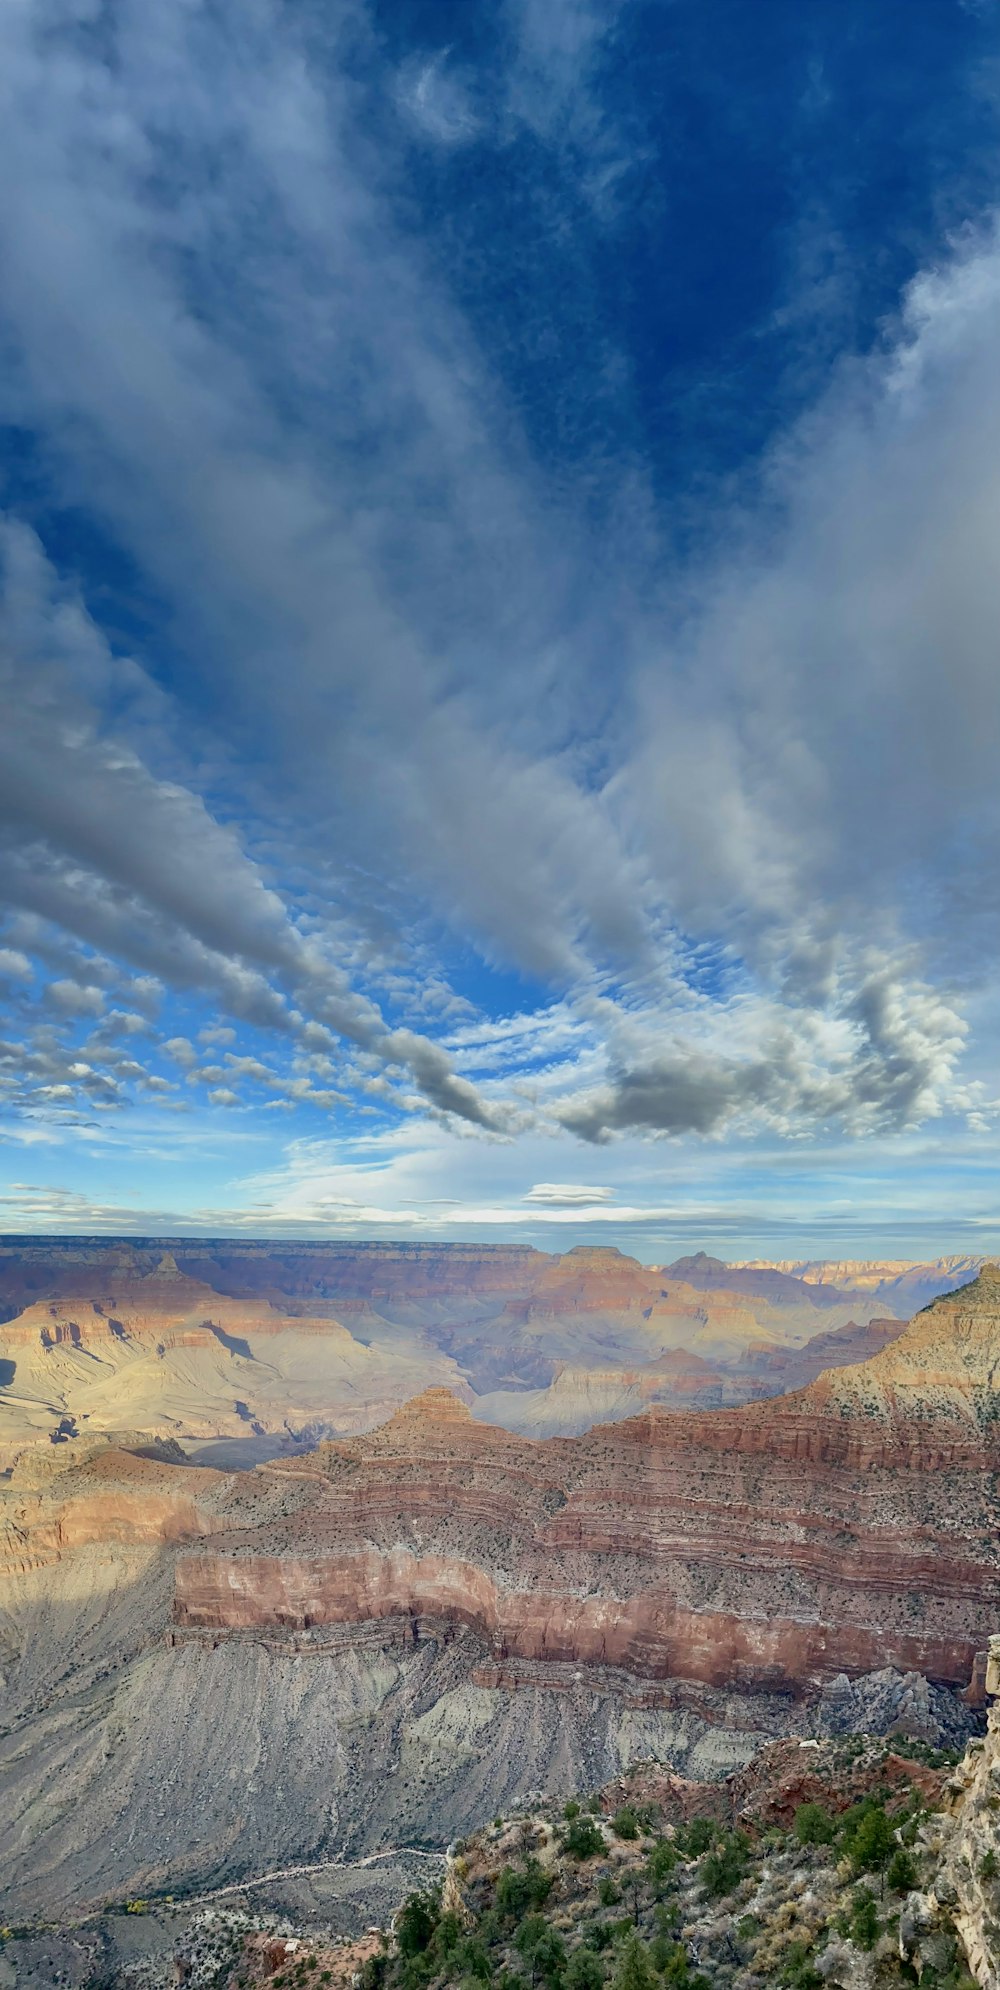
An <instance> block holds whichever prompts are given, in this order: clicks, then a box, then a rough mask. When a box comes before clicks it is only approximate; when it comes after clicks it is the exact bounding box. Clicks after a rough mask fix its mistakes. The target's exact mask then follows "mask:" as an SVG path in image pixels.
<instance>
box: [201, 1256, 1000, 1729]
mask: <svg viewBox="0 0 1000 1990" xmlns="http://www.w3.org/2000/svg"><path fill="white" fill-rule="evenodd" d="M998 1351H1000V1275H997V1274H996V1273H994V1272H990V1273H988V1274H987V1273H984V1274H983V1275H982V1276H981V1278H980V1279H979V1280H978V1281H977V1282H976V1285H975V1286H974V1287H972V1288H970V1289H969V1290H968V1291H966V1292H965V1293H963V1294H960V1295H958V1296H957V1297H956V1298H955V1299H954V1300H953V1301H940V1302H938V1303H937V1304H936V1305H935V1306H934V1307H933V1308H932V1309H931V1311H930V1312H929V1313H928V1314H925V1315H923V1316H921V1318H920V1319H919V1320H918V1321H917V1322H915V1323H914V1325H913V1326H912V1327H911V1328H910V1329H908V1331H907V1333H905V1334H903V1335H902V1336H901V1337H900V1339H899V1340H898V1341H896V1342H895V1343H894V1344H893V1345H892V1346H891V1347H888V1348H886V1349H885V1350H884V1351H883V1353H882V1354H880V1355H877V1356H876V1357H874V1359H873V1360H872V1361H871V1362H868V1363H865V1364H862V1365H860V1366H859V1367H857V1368H855V1369H847V1370H842V1371H839V1372H838V1373H837V1374H835V1375H833V1376H830V1375H825V1376H822V1377H820V1378H819V1380H818V1381H817V1382H815V1383H814V1384H812V1385H811V1386H810V1387H809V1388H807V1389H805V1390H803V1391H801V1392H800V1393H799V1395H798V1396H796V1397H791V1398H786V1399H783V1400H782V1401H780V1402H777V1403H769V1404H760V1405H753V1406H751V1407H749V1408H748V1409H745V1410H738V1411H736V1410H734V1411H722V1412H719V1413H716V1414H701V1415H698V1414H677V1413H668V1412H665V1411H657V1410H652V1411H650V1412H649V1413H647V1414H646V1415H644V1416H641V1417H638V1418H635V1419H633V1420H631V1421H630V1422H626V1423H622V1424H619V1425H610V1426H603V1427H600V1428H598V1429H595V1430H593V1431H590V1432H588V1433H587V1434H586V1435H585V1436H583V1437H579V1438H575V1439H568V1440H551V1441H548V1442H543V1443H532V1442H529V1441H526V1440H524V1439H517V1438H514V1437H512V1436H510V1435H509V1434H508V1433H505V1432H501V1431H499V1430H497V1429H494V1428H491V1427H489V1426H487V1425H483V1424H481V1423H478V1424H477V1423H474V1422H473V1421H472V1420H471V1419H470V1417H469V1415H468V1412H467V1411H466V1410H465V1409H464V1407H463V1405H461V1404H460V1403H458V1402H457V1401H456V1400H455V1399H454V1398H453V1397H451V1396H449V1395H448V1393H447V1392H446V1391H437V1390H432V1391H429V1392H427V1394H426V1395H425V1396H424V1397H422V1398H420V1399H419V1400H418V1401H417V1402H415V1403H413V1404H410V1405H408V1406H407V1409H406V1411H405V1412H403V1413H402V1414H400V1415H398V1416H396V1417H394V1418H393V1419H392V1420H391V1421H390V1423H388V1424H387V1425H386V1426H384V1428H382V1429H380V1430H377V1431H374V1432H372V1433H370V1434H369V1435H367V1436H365V1437H360V1438H356V1439H353V1440H348V1441H345V1442H343V1443H339V1444H329V1445H324V1446H321V1447H320V1449H319V1450H318V1451H317V1452H316V1453H315V1454H313V1455H312V1456H311V1457H310V1458H308V1459H305V1460H302V1461H300V1462H299V1463H298V1464H297V1465H296V1466H295V1467H294V1468H290V1467H287V1468H285V1474H284V1476H285V1482H286V1483H287V1484H288V1485H289V1486H290V1487H294V1488H295V1492H296V1510H295V1513H294V1515H292V1514H289V1516H288V1517H287V1518H283V1520H282V1523H281V1527H280V1528H279V1529H278V1530H274V1529H273V1528H270V1527H263V1528H261V1529H260V1530H258V1532H257V1533H256V1535H255V1536H251V1534H250V1533H248V1532H247V1531H246V1530H244V1531H242V1532H241V1533H240V1535H239V1536H234V1537H231V1538H230V1539H226V1538H222V1539H220V1540H216V1541H213V1542H212V1544H211V1546H210V1547H207V1548H205V1549H204V1550H201V1551H199V1552H197V1553H193V1554H186V1555H184V1556H182V1557H181V1559H180V1561H179V1562H178V1567H177V1576H176V1601H175V1618H176V1622H177V1624H178V1626H179V1627H185V1628H192V1627H211V1628H215V1629H227V1628H230V1629H231V1628H235V1627H240V1626H243V1627H249V1626H253V1625H263V1624H270V1625H274V1626H285V1627H289V1626H292V1627H297V1628H300V1629H303V1630H307V1629H310V1628H311V1627H314V1626H320V1625H324V1624H331V1625H332V1624H344V1623H351V1622H363V1621H365V1620H368V1619H372V1618H378V1617H382V1616H404V1617H409V1618H411V1619H413V1620H415V1621H418V1620H419V1619H420V1617H421V1616H433V1617H435V1618H440V1617H444V1618H452V1619H453V1620H454V1621H456V1622H458V1623H462V1624H465V1625H471V1626H473V1627H474V1628H475V1629H476V1631H477V1632H478V1633H479V1634H480V1636H481V1637H483V1638H484V1640H486V1642H487V1643H488V1644H489V1645H490V1646H491V1647H492V1649H493V1650H494V1651H495V1652H496V1654H497V1657H498V1658H499V1659H501V1660H505V1659H510V1658H520V1659H525V1660H531V1661H534V1660H549V1661H556V1662H564V1661H569V1662H574V1663H579V1664H581V1665H613V1666H620V1667H624V1668H626V1669H628V1670H629V1671H631V1672H633V1673H636V1674H639V1675H642V1676H645V1677H651V1678H664V1677H669V1676H681V1677H685V1678H689V1679H694V1680H700V1681H702V1682H705V1683H708V1684H711V1685H715V1686H719V1685H723V1684H734V1683H735V1684H738V1685H739V1686H741V1687H750V1688H752V1689H758V1690H771V1691H773V1690H779V1691H788V1692H793V1693H794V1692H797V1691H800V1690H802V1688H803V1687H805V1686H807V1685H809V1684H810V1683H813V1684H815V1682H816V1681H818V1680H820V1679H822V1678H824V1677H829V1676H830V1675H831V1674H834V1673H838V1672H847V1673H858V1672H862V1671H867V1670H870V1669H872V1668H874V1667H876V1666H878V1665H880V1664H891V1665H894V1666H897V1667H898V1668H900V1669H902V1670H906V1669H913V1670H915V1671H919V1672H923V1673H925V1674H927V1675H928V1676H930V1677H932V1678H934V1679H937V1680H941V1681H946V1682H951V1683H953V1684H956V1685H963V1686H964V1685H965V1683H966V1682H967V1681H968V1679H969V1677H970V1674H971V1671H972V1665H973V1660H974V1658H975V1654H976V1652H977V1651H978V1650H980V1649H981V1648H982V1646H983V1643H984V1641H985V1636H986V1633H987V1632H988V1631H989V1629H990V1628H991V1621H992V1613H993V1611H994V1609H995V1595H996V1589H997V1582H998V1568H1000V1557H998V1548H997V1535H998V1523H1000V1513H998V1508H997V1492H996V1480H995V1476H994V1475H995V1472H996V1469H997V1466H998V1464H1000V1423H998V1422H997V1420H996V1414H995V1412H996V1406H997V1396H996V1391H995V1385H993V1383H992V1381H991V1378H992V1376H993V1375H994V1373H996V1372H997V1355H998Z"/></svg>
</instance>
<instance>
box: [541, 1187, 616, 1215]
mask: <svg viewBox="0 0 1000 1990" xmlns="http://www.w3.org/2000/svg"><path fill="white" fill-rule="evenodd" d="M614 1198H615V1191H614V1189H613V1188H588V1187H587V1186H586V1184H584V1183H580V1184H576V1183H573V1182H536V1183H535V1185H534V1188H530V1189H529V1190H528V1193H527V1195H526V1196H525V1197H524V1200H525V1202H526V1203H529V1204H540V1205H541V1206H542V1207H543V1208H546V1209H579V1208H581V1207H582V1208H588V1207H589V1206H590V1205H591V1204H592V1203H602V1202H613V1201H614Z"/></svg>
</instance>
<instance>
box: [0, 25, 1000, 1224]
mask: <svg viewBox="0 0 1000 1990" xmlns="http://www.w3.org/2000/svg"><path fill="white" fill-rule="evenodd" d="M998 28H1000V13H998V8H997V6H996V5H995V4H994V0H964V4H963V0H911V4H910V5H908V6H907V7H906V9H905V10H904V9H902V8H901V7H899V8H897V7H894V6H885V7H882V8H879V9H874V8H872V7H870V6H864V7H862V6H861V5H860V4H859V5H854V4H849V3H848V4H839V5H838V6H836V7H833V6H824V5H816V6H814V7H811V8H802V7H800V6H793V5H792V4H791V3H790V0H788V4H780V5H779V4H762V5H759V6H758V7H756V8H753V9H747V8H746V7H738V6H737V5H735V4H732V5H730V4H728V0H724V3H722V4H719V5H718V6H716V7H713V8H706V7H704V6H700V5H698V4H696V0H620V3H619V4H616V0H497V4H496V5H495V6H492V7H489V8H486V7H477V6H475V5H471V4H467V3H466V4H462V5H458V4H456V0H450V4H442V0H438V4H430V0H408V4H407V0H343V4H339V5H338V4H334V5H332V6H330V5H324V6H322V7H321V6H316V5H313V4H309V3H308V0H304V3H303V4H285V5H277V4H267V3H266V0H241V5H240V6H239V7H238V8H237V7H236V6H235V4H232V5H230V4H229V0H214V4H212V5H208V4H202V3H201V0H185V4H184V5H182V6H176V7H172V8H167V9H150V8H148V7H147V6H143V5H140V4H139V0H107V4H98V0H27V3H26V4H20V5H15V6H12V7H9V8H7V9H6V10H5V11H4V12H3V14H2V15H0V92H2V93H3V98H4V102H3V104H2V106H0V109H2V116H0V170H2V174H3V183H4V186H5V189H6V193H5V201H4V204H3V212H2V213H0V271H2V275H0V355H2V359H0V425H2V442H3V447H2V477H0V674H2V688H3V709H4V714H5V722H4V724H3V726H2V728H0V889H2V906H3V924H2V927H0V995H2V999H3V1006H4V1020H3V1026H2V1033H3V1047H2V1050H0V1166H2V1177H0V1228H2V1229H7V1230H17V1229H22V1228H39V1229H43V1230H54V1229H60V1228H78V1229H79V1228H82V1229H90V1228H102V1229H127V1228H137V1229H140V1230H147V1229H150V1228H157V1227H158V1228H163V1229H168V1230H171V1229H172V1230H184V1229H190V1228H207V1229H210V1230H214V1231H224V1230H229V1229H232V1230H238V1231H245V1232H259V1233H260V1234H268V1233H274V1234H285V1233H287V1232H295V1231H298V1230H302V1231H305V1232H318V1233H327V1232H330V1233H335V1234H348V1235H350V1234H358V1235H362V1236H365V1235H394V1234H412V1235H426V1236H428V1237H446V1236H456V1237H471V1236H479V1237H489V1238H490V1239H492V1240H494V1241H499V1240H501V1239H503V1238H504V1237H510V1238H512V1239H515V1238H516V1239H519V1240H520V1239H527V1238H530V1239H533V1240H535V1241H537V1242H539V1243H543V1244H547V1245H549V1246H550V1247H558V1246H561V1245H563V1244H565V1243H569V1242H578V1241H582V1240H583V1239H585V1238H588V1237H593V1238H600V1239H602V1240H604V1241H609V1242H610V1241H615V1242H621V1243H623V1244H624V1245H625V1246H626V1247H628V1248H631V1249H633V1250H636V1251H638V1253H639V1254H640V1255H642V1256H645V1257H647V1258H650V1259H657V1258H661V1257H664V1256H668V1255H672V1254H674V1252H675V1250H680V1249H684V1248H688V1247H691V1246H696V1245H698V1244H706V1245H708V1246H710V1247H712V1248H715V1249H717V1250H719V1251H720V1252H721V1253H722V1254H723V1255H725V1254H727V1253H728V1254H737V1253H760V1254H769V1255H775V1256H799V1255H825V1254H829V1253H842V1252H845V1251H852V1252H855V1253H857V1254H862V1255H864V1254H871V1253H873V1252H888V1253H891V1254H899V1255H922V1254H924V1253H925V1252H926V1253H937V1252H939V1251H942V1250H947V1249H955V1250H963V1249H964V1250H970V1249H977V1248H981V1249H987V1248H989V1247H991V1246H992V1245H993V1244H995V1242H996V1240H997V1227H998V1226H997V1222H996V1217H997V1206H996V1170H995V1160H994V1156H995V1149H996V1129H997V1111H998V1105H1000V1096H998V1095H1000V1086H998V1082H997V1070H996V1062H997V1050H998V1046H1000V1014H998V1006H1000V1005H998V999H997V995H996V993H995V989H996V982H997V965H998V950H1000V931H998V894H997V885H996V879H997V877H998V875H1000V867H998V857H1000V849H998V842H1000V820H998V804H997V799H996V793H997V790H996V767H997V765H998V753H1000V682H998V680H1000V672H998V645H997V635H996V631H997V629H998V627H1000V616H998V609H1000V599H998V596H1000V561H998V558H997V541H998V520H1000V446H998V445H1000V371H998V368H997V365H996V353H997V350H998V335H1000V239H998V234H997V223H996V211H995V210H996V203H997V198H998V192H1000V147H998V138H1000V94H998V93H1000V61H998V58H1000V33H998Z"/></svg>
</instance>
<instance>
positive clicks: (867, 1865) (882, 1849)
mask: <svg viewBox="0 0 1000 1990" xmlns="http://www.w3.org/2000/svg"><path fill="white" fill-rule="evenodd" d="M895 1846H896V1839H895V1835H894V1833H893V1829H892V1825H891V1824H890V1822H889V1819H888V1818H887V1816H886V1814H885V1811H884V1810H883V1809H882V1807H881V1805H880V1804H873V1805H872V1808H871V1809H870V1810H866V1811H865V1814H864V1815H863V1816H862V1817H860V1818H859V1819H858V1822H857V1825H856V1826H855V1828H854V1830H853V1832H852V1833H851V1834H850V1836H849V1837H848V1838H847V1840H846V1842H845V1845H844V1850H845V1852H846V1853H847V1856H848V1858H849V1859H850V1861H851V1864H852V1866H853V1867H854V1870H855V1872H856V1873H876V1872H883V1871H884V1869H885V1867H886V1866H887V1865H888V1863H889V1860H890V1859H891V1857H892V1854H893V1852H894V1850H895Z"/></svg>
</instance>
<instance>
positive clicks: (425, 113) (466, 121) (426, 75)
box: [397, 48, 480, 146]
mask: <svg viewBox="0 0 1000 1990" xmlns="http://www.w3.org/2000/svg"><path fill="white" fill-rule="evenodd" d="M450 55H451V50H450V49H447V48H444V49H439V50H438V52H437V54H435V55H432V56H430V57H422V56H418V57H411V58H410V59H409V60H408V61H407V62H406V63H404V65H403V67H402V69H401V71H400V74H399V80H398V83H397V95H398V99H399V103H400V106H401V108H402V109H403V110H404V111H405V113H406V114H407V115H408V116H409V117H410V118H411V119H412V120H413V122H414V124H415V125H416V127H417V128H418V130H419V131H420V132H421V133H422V134H423V135H424V136H425V137H428V138H431V139H433V140H434V141H435V142H436V143H437V144H439V145H445V146H452V145H466V144H468V143H469V141H470V140H471V139H473V138H475V137H476V135H477V133H478V132H479V129H480V121H479V119H478V117H477V116H476V113H475V111H474V109H473V106H472V101H471V97H470V92H469V88H468V84H467V83H465V82H463V80H462V78H461V77H460V76H459V75H458V74H457V73H456V71H455V70H454V68H453V67H451V66H450V63H449V57H450Z"/></svg>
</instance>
